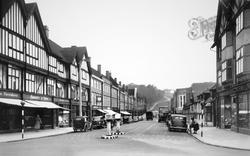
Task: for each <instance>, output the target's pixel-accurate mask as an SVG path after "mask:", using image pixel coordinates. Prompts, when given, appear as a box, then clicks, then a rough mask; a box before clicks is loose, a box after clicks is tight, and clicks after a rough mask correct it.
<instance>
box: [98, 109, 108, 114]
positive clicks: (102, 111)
mask: <svg viewBox="0 0 250 156" xmlns="http://www.w3.org/2000/svg"><path fill="white" fill-rule="evenodd" d="M97 110H98V111H99V112H101V113H104V114H106V112H105V111H104V110H102V109H97Z"/></svg>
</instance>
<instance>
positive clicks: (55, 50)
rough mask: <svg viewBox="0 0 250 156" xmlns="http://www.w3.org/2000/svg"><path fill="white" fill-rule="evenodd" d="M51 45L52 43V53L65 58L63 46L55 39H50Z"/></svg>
mask: <svg viewBox="0 0 250 156" xmlns="http://www.w3.org/2000/svg"><path fill="white" fill-rule="evenodd" d="M49 45H50V48H51V51H52V53H53V54H54V55H56V56H58V57H59V58H61V59H63V55H62V53H61V51H62V50H63V48H62V47H61V46H59V45H58V44H57V43H55V42H54V41H52V40H50V39H49Z"/></svg>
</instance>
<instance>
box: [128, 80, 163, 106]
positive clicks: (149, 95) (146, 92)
mask: <svg viewBox="0 0 250 156" xmlns="http://www.w3.org/2000/svg"><path fill="white" fill-rule="evenodd" d="M128 88H137V92H138V96H139V97H144V98H146V102H147V104H148V106H147V108H149V107H151V106H152V104H154V103H155V102H157V101H160V100H162V99H164V98H165V92H164V91H163V90H160V89H158V88H157V87H155V86H154V85H147V86H146V85H137V84H129V85H128Z"/></svg>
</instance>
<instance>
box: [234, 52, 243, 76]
mask: <svg viewBox="0 0 250 156" xmlns="http://www.w3.org/2000/svg"><path fill="white" fill-rule="evenodd" d="M242 72H243V47H242V48H240V49H239V50H237V51H236V74H240V73H242Z"/></svg>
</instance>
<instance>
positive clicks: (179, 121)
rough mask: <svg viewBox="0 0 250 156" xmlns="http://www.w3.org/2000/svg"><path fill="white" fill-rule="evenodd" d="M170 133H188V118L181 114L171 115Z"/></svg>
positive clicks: (169, 122)
mask: <svg viewBox="0 0 250 156" xmlns="http://www.w3.org/2000/svg"><path fill="white" fill-rule="evenodd" d="M167 126H168V130H169V131H174V130H176V131H177V130H178V131H184V132H186V131H187V117H186V116H185V115H181V114H171V115H170V117H169V120H168V124H167Z"/></svg>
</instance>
